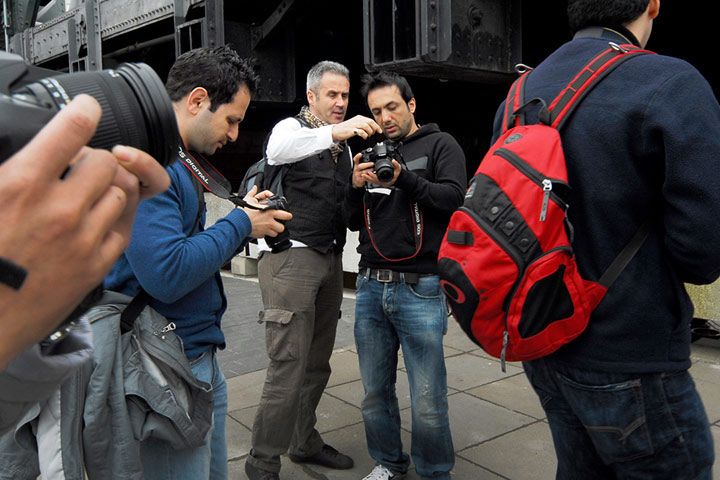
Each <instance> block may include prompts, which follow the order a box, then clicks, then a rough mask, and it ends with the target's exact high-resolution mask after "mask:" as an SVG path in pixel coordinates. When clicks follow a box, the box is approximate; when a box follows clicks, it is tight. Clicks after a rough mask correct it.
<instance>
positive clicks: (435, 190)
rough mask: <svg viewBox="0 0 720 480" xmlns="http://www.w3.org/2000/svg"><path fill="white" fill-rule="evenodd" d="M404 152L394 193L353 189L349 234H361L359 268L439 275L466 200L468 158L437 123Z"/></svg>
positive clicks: (405, 144)
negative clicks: (453, 218)
mask: <svg viewBox="0 0 720 480" xmlns="http://www.w3.org/2000/svg"><path fill="white" fill-rule="evenodd" d="M399 151H400V153H401V154H402V157H403V160H404V162H405V166H407V168H405V166H404V167H403V169H402V171H401V172H400V175H399V176H398V178H397V181H396V182H395V185H394V186H393V187H391V188H390V189H387V188H382V187H377V186H372V187H370V188H353V186H352V182H350V184H349V185H348V194H347V196H346V202H347V203H346V206H347V209H348V210H347V211H348V212H349V214H350V218H349V222H348V228H349V229H350V230H352V231H358V230H359V231H360V246H359V247H358V253H360V268H367V267H369V268H389V269H392V270H396V271H400V272H417V273H436V272H437V254H438V248H439V247H440V242H441V240H442V238H443V235H444V234H445V229H446V228H447V224H448V221H449V220H450V215H451V214H452V213H453V212H454V211H455V209H457V208H458V207H459V206H460V205H462V202H463V196H464V195H465V189H466V186H467V176H466V174H465V154H464V153H463V151H462V149H461V148H460V145H458V143H457V142H456V141H455V139H454V138H453V137H452V136H451V135H449V134H447V133H444V132H441V131H440V129H439V128H438V126H437V125H436V124H434V123H431V124H428V125H424V126H422V127H420V128H419V129H418V130H417V131H415V133H413V134H411V135H409V136H407V137H405V138H404V139H403V140H402V141H401V142H400V146H399ZM416 206H417V210H416ZM368 222H369V227H370V228H369V229H368ZM369 232H371V233H372V234H370V233H369ZM418 232H421V234H420V235H417V233H418Z"/></svg>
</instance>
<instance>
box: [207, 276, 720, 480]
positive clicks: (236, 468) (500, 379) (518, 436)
mask: <svg viewBox="0 0 720 480" xmlns="http://www.w3.org/2000/svg"><path fill="white" fill-rule="evenodd" d="M224 282H225V287H226V290H227V293H228V299H229V305H230V308H229V310H228V313H227V314H226V316H225V320H224V325H225V331H226V337H227V342H228V349H227V350H225V351H224V352H223V353H222V354H221V356H220V358H221V362H222V364H223V367H224V368H225V373H226V376H227V379H228V403H229V408H228V412H229V413H228V423H227V438H228V456H229V469H230V478H231V479H245V478H246V477H245V473H244V463H245V458H246V457H247V454H248V451H249V449H250V436H251V435H250V434H251V429H252V422H253V418H254V414H255V409H256V407H257V405H258V403H259V401H260V394H261V392H262V386H263V382H264V380H265V370H264V368H265V367H266V365H267V360H266V358H265V350H264V329H263V327H262V325H259V324H257V322H256V320H257V311H258V310H260V308H262V304H261V302H260V294H259V289H258V286H257V283H256V281H253V279H244V278H241V277H235V276H232V275H229V274H228V275H225V274H224ZM241 299H242V300H241ZM353 309H354V300H353V292H351V291H347V292H346V295H345V298H344V301H343V311H344V313H343V318H342V319H341V321H340V323H339V326H338V338H337V341H336V350H335V353H334V354H333V356H332V358H331V364H332V369H333V373H332V376H331V378H330V382H329V384H328V387H327V389H326V391H325V393H324V395H323V398H322V400H321V402H320V406H319V407H318V411H317V413H318V430H319V431H320V432H321V433H322V434H323V438H324V439H325V440H326V442H327V443H329V444H331V445H333V446H334V447H336V448H337V449H338V450H340V451H341V452H345V453H349V454H350V455H351V456H352V457H353V458H354V460H355V467H354V468H353V469H351V470H346V471H336V470H329V469H326V468H323V467H317V466H308V465H296V464H294V463H292V462H291V461H290V460H289V459H288V458H287V457H286V456H283V457H282V464H283V466H282V471H281V473H280V476H281V478H282V479H283V480H346V479H347V480H349V479H353V480H359V479H361V478H363V477H364V476H365V475H367V473H368V472H370V470H372V467H373V461H372V460H371V459H370V457H369V456H368V454H367V447H366V443H365V434H364V429H363V424H362V417H361V414H360V402H361V400H362V395H363V391H362V384H361V382H360V372H359V370H358V362H357V354H356V352H355V347H354V344H353V340H352V321H353V320H352V317H353ZM444 344H445V357H446V364H447V371H448V387H449V389H448V390H449V392H448V402H449V406H450V424H451V428H452V432H453V441H454V444H455V449H456V465H455V469H454V470H453V478H454V479H456V480H481V479H488V480H494V479H511V480H531V479H537V480H545V479H552V478H554V474H555V455H554V452H553V447H552V440H551V438H550V432H549V429H548V426H547V423H546V422H545V420H544V414H543V411H542V409H541V407H540V404H539V402H538V400H537V397H536V396H535V393H534V392H533V391H532V389H531V387H530V385H529V384H528V382H527V380H526V379H525V376H524V374H523V372H522V368H521V365H519V364H509V365H508V367H507V373H503V372H501V370H500V364H499V362H498V361H497V360H495V359H493V358H491V357H488V356H486V355H485V354H484V353H483V351H482V350H481V349H479V348H478V347H477V346H476V345H475V344H473V343H472V342H471V341H470V340H468V339H467V337H466V336H465V334H464V333H463V332H462V330H460V328H459V327H458V326H457V324H456V322H455V321H453V320H450V321H449V322H448V333H447V335H446V337H445V342H444ZM693 360H694V364H693V367H692V369H691V372H692V375H693V377H694V378H695V381H696V383H697V385H698V389H699V390H700V394H701V395H702V398H703V400H704V402H705V407H706V409H707V411H708V416H709V417H710V422H711V423H712V431H713V435H714V438H715V450H716V456H718V458H720V342H718V341H714V340H713V341H711V340H701V341H699V342H698V343H696V344H694V346H693ZM398 370H400V372H401V373H400V374H399V375H398V385H397V390H398V391H397V396H398V399H399V402H400V408H401V417H402V426H403V435H404V436H403V445H404V446H405V447H406V449H409V446H410V410H409V405H410V397H409V391H408V385H407V376H406V375H405V371H404V365H403V363H402V361H400V363H399V367H398ZM717 470H720V468H716V472H715V474H714V479H716V480H720V471H717ZM405 478H406V479H407V480H417V479H419V477H418V476H417V475H416V474H415V472H414V471H412V470H411V472H410V473H409V474H408V475H407V476H406V477H405Z"/></svg>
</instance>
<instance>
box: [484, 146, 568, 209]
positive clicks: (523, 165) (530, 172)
mask: <svg viewBox="0 0 720 480" xmlns="http://www.w3.org/2000/svg"><path fill="white" fill-rule="evenodd" d="M494 153H495V155H497V156H499V157H501V158H503V159H505V160H507V161H508V162H509V163H510V164H511V165H512V166H513V167H515V168H516V169H518V170H519V171H520V172H521V173H522V174H523V175H525V176H526V177H528V178H529V179H530V180H531V181H532V182H533V183H535V185H537V186H538V187H540V188H542V190H543V198H542V204H541V208H540V221H541V222H544V221H545V218H546V217H547V207H548V202H549V200H550V199H551V198H552V200H553V201H554V202H555V203H556V204H557V205H558V206H559V207H560V208H562V209H563V210H565V209H567V204H566V203H565V202H564V201H563V200H562V198H560V196H559V195H558V194H556V193H555V192H553V184H558V185H565V186H567V183H565V182H563V181H562V180H557V179H553V178H547V177H545V176H544V175H542V174H541V173H540V172H538V171H537V170H535V169H534V168H533V167H531V166H530V165H528V163H527V162H526V161H525V160H523V159H522V158H520V156H518V155H517V154H515V153H514V152H512V151H510V150H508V149H506V148H498V149H497V150H495V152H494Z"/></svg>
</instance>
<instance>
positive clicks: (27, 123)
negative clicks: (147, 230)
mask: <svg viewBox="0 0 720 480" xmlns="http://www.w3.org/2000/svg"><path fill="white" fill-rule="evenodd" d="M81 93H85V94H88V95H91V96H93V97H95V99H96V100H97V101H98V103H99V104H100V106H101V107H102V117H101V118H100V123H99V124H98V127H97V131H96V132H95V136H93V138H92V140H90V143H89V145H90V146H91V147H94V148H103V149H111V148H112V147H114V146H115V145H118V144H121V145H128V146H131V147H135V148H138V149H140V150H143V151H145V152H147V153H149V154H150V155H152V156H153V157H154V158H155V159H156V160H157V161H158V162H160V163H161V164H162V165H163V166H167V165H168V164H170V162H172V161H173V160H174V159H175V155H176V153H177V150H178V146H179V145H180V135H179V133H178V127H177V123H176V122H175V113H174V112H173V108H172V103H171V102H170V97H168V94H167V92H166V91H165V87H164V85H163V83H162V82H161V81H160V78H158V76H157V74H156V73H155V72H154V71H153V70H152V69H151V68H150V67H149V66H147V65H145V64H143V63H137V64H135V63H124V64H122V65H120V66H119V67H118V68H117V69H115V70H103V71H101V72H77V73H65V74H58V72H54V71H52V70H47V69H44V68H40V67H36V66H33V65H28V64H27V63H25V61H24V60H23V58H22V57H20V56H19V55H13V54H10V53H7V52H2V51H0V163H2V162H3V161H5V160H7V159H8V158H10V157H11V156H12V155H13V154H14V153H15V152H17V151H18V150H20V149H21V148H22V147H23V146H25V144H26V143H28V142H29V141H30V139H32V138H33V137H34V136H35V134H36V133H37V132H38V131H39V130H40V129H41V128H42V127H44V126H45V125H46V124H47V123H48V121H49V120H50V119H51V118H52V117H53V116H54V115H55V114H56V113H57V112H58V111H60V109H61V108H63V107H64V106H65V105H67V104H68V103H69V102H70V100H72V99H73V98H74V97H76V96H77V95H79V94H81Z"/></svg>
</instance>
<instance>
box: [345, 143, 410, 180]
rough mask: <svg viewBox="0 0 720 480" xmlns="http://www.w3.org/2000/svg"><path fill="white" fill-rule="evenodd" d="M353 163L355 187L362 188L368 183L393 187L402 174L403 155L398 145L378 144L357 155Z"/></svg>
mask: <svg viewBox="0 0 720 480" xmlns="http://www.w3.org/2000/svg"><path fill="white" fill-rule="evenodd" d="M353 162H354V164H355V165H354V168H353V175H352V183H353V187H355V188H362V187H363V186H364V185H365V183H366V182H367V183H374V184H379V185H392V184H393V183H395V180H396V179H397V176H398V174H399V173H400V169H401V162H402V155H401V154H400V150H399V148H398V145H397V144H395V143H391V142H378V143H377V144H375V145H374V146H372V147H370V148H367V149H365V150H363V151H362V152H361V153H359V154H357V155H355V158H353Z"/></svg>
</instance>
